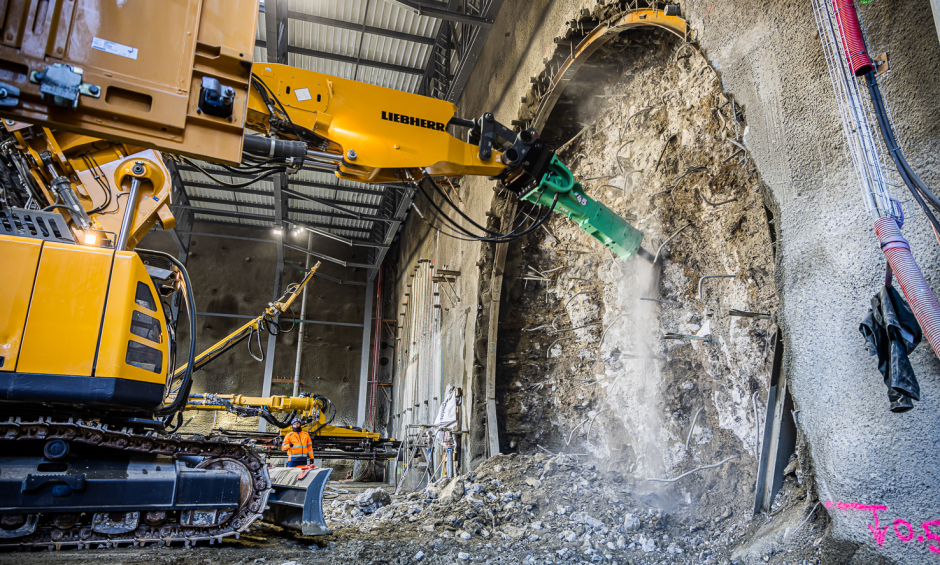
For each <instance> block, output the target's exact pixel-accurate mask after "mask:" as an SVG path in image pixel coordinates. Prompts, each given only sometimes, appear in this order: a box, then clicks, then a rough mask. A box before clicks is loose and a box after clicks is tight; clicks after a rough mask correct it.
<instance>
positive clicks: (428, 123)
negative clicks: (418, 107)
mask: <svg viewBox="0 0 940 565" xmlns="http://www.w3.org/2000/svg"><path fill="white" fill-rule="evenodd" d="M382 119H383V120H387V121H389V122H396V123H399V124H405V125H409V126H415V127H419V128H427V129H433V130H436V131H445V128H446V127H447V125H446V124H442V123H441V122H435V121H433V120H425V119H424V118H416V117H414V116H405V115H403V114H394V113H392V112H385V111H383V112H382Z"/></svg>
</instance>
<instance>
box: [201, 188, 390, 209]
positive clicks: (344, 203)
mask: <svg viewBox="0 0 940 565" xmlns="http://www.w3.org/2000/svg"><path fill="white" fill-rule="evenodd" d="M184 184H185V186H187V187H192V188H207V189H209V190H220V191H225V192H236V193H238V194H250V195H252V196H267V197H268V198H274V193H273V192H268V191H266V190H251V189H249V188H231V187H228V186H222V185H220V184H212V183H209V182H187V183H184ZM284 193H285V194H287V195H288V196H290V197H291V198H294V199H297V200H309V201H310V202H316V203H317V204H322V205H323V206H328V207H331V208H332V207H333V206H331V205H333V204H335V205H337V207H346V208H345V209H350V208H368V209H370V210H378V209H379V208H381V207H382V206H381V205H379V204H364V203H361V202H355V201H352V200H336V199H333V198H320V197H318V196H307V195H306V194H304V193H302V192H297V191H295V190H290V189H287V190H284ZM187 195H188V193H187ZM189 198H190V199H193V200H199V199H204V198H207V197H204V196H189ZM235 203H236V202H235V201H234V200H231V201H224V202H219V204H235ZM237 205H239V206H247V204H245V203H243V202H238V203H237ZM357 213H358V212H357Z"/></svg>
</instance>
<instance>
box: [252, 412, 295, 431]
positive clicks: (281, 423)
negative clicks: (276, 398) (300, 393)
mask: <svg viewBox="0 0 940 565" xmlns="http://www.w3.org/2000/svg"><path fill="white" fill-rule="evenodd" d="M258 415H259V416H261V417H262V418H264V420H265V421H266V422H268V423H270V424H272V425H274V426H277V427H278V428H280V429H282V430H283V429H284V428H289V427H290V422H291V420H293V419H294V416H296V415H297V411H296V410H294V411H293V412H291V413H290V414H288V415H287V417H286V418H284V419H283V420H278V419H277V417H276V416H275V415H274V414H272V413H271V412H269V411H268V409H267V408H262V409H261V410H260V411H259V414H258Z"/></svg>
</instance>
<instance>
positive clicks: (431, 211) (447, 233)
mask: <svg viewBox="0 0 940 565" xmlns="http://www.w3.org/2000/svg"><path fill="white" fill-rule="evenodd" d="M416 209H417V207H416ZM536 209H541V206H534V205H533V206H532V210H529V212H527V213H526V217H525V219H523V220H522V223H520V224H519V226H518V227H516V228H515V229H513V230H512V231H511V232H509V233H510V234H513V233H515V232H516V230H518V229H519V228H521V227H522V226H523V225H525V222H526V220H528V219H529V218H530V216H531V213H532V212H533V211H535V210H536ZM427 211H428V213H429V214H430V215H431V216H432V217H433V218H434V219H436V220H437V221H438V223H439V224H441V225H440V227H439V226H435V225H434V224H433V223H431V222H430V221H428V220H427V219H426V218H424V216H423V215H422V216H421V218H422V219H423V220H424V222H425V223H426V224H427V225H428V227H430V228H431V229H433V230H434V231H436V232H438V233H440V234H442V235H445V236H447V237H450V238H453V239H459V240H460V241H480V239H479V237H477V236H474V237H463V236H461V235H460V234H456V233H453V232H451V231H445V230H444V229H443V228H446V227H447V224H446V222H444V221H443V220H442V219H441V218H440V217H439V216H438V214H437V212H435V211H434V209H433V208H429V209H428V210H427ZM418 213H419V215H421V213H420V210H418ZM516 217H519V214H518V213H517V214H516ZM513 224H515V218H513Z"/></svg>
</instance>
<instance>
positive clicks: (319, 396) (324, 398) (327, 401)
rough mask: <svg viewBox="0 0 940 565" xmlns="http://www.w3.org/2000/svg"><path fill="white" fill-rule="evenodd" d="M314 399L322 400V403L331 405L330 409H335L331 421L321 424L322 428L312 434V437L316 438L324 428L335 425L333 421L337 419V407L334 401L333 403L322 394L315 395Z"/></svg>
mask: <svg viewBox="0 0 940 565" xmlns="http://www.w3.org/2000/svg"><path fill="white" fill-rule="evenodd" d="M313 398H314V399H316V400H322V401H325V402H326V403H328V404H329V405H330V407H331V408H332V409H333V414H331V415H330V419H329V420H327V421H325V422H323V423H322V424H320V426H319V427H317V429H316V430H314V432H313V433H312V434H310V435H311V436H315V435H317V434H318V433H320V430H322V429H323V428H324V427H326V426H328V425H330V424H332V423H333V419H334V418H336V406H335V405H334V404H333V401H332V400H330V399H329V398H327V397H325V396H323V395H322V394H315V395H313Z"/></svg>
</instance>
